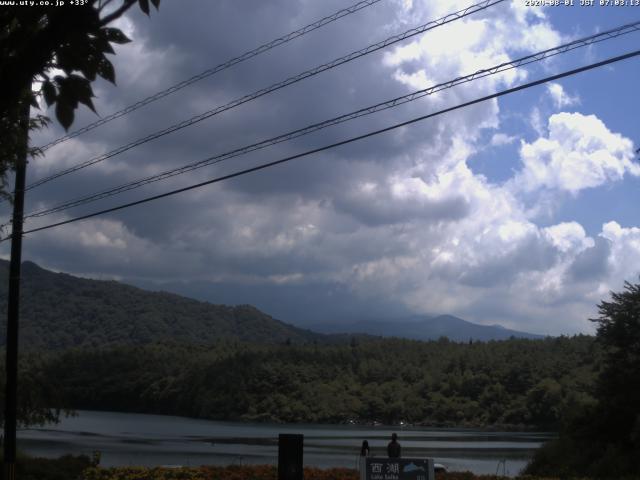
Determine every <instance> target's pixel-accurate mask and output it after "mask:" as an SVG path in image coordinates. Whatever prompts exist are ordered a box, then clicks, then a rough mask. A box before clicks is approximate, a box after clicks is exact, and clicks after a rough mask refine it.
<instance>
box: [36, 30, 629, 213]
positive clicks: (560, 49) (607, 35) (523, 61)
mask: <svg viewBox="0 0 640 480" xmlns="http://www.w3.org/2000/svg"><path fill="white" fill-rule="evenodd" d="M635 31H640V21H637V22H635V23H631V24H627V25H623V26H620V27H617V28H615V29H611V30H608V31H606V32H601V33H598V34H595V35H591V36H589V37H585V38H582V39H578V40H574V41H572V42H569V43H566V44H563V45H559V46H557V47H554V48H549V49H547V50H543V51H541V52H537V53H534V54H532V55H527V56H525V57H521V58H519V59H517V60H512V61H510V62H504V63H501V64H498V65H495V66H493V67H490V68H486V69H482V70H478V71H477V72H475V73H472V74H470V75H466V76H462V77H458V78H456V79H453V80H450V81H448V82H444V83H440V84H437V85H434V86H431V87H429V88H426V89H422V90H418V91H415V92H413V93H410V94H408V95H403V96H400V97H396V98H393V99H391V100H387V101H385V102H381V103H378V104H375V105H372V106H369V107H366V108H362V109H359V110H356V111H354V112H351V113H348V114H345V115H341V116H338V117H334V118H331V119H329V120H325V121H323V122H319V123H315V124H312V125H309V126H306V127H304V128H300V129H297V130H294V131H291V132H288V133H284V134H282V135H278V136H276V137H272V138H269V139H266V140H262V141H260V142H257V143H253V144H251V145H247V146H244V147H241V148H237V149H234V150H231V151H228V152H225V153H222V154H218V155H215V156H211V157H208V158H205V159H203V160H200V161H197V162H193V163H190V164H187V165H184V166H182V167H177V168H173V169H171V170H167V171H165V172H162V173H159V174H156V175H151V176H148V177H145V178H141V179H138V180H134V181H131V182H128V183H125V184H122V185H119V186H117V187H113V188H110V189H107V190H103V191H100V192H97V193H93V194H90V195H85V196H82V197H77V198H75V199H72V200H68V201H66V202H64V203H62V204H58V205H56V206H53V207H50V208H47V209H42V210H39V211H36V212H32V213H29V214H27V215H26V216H25V218H34V217H42V216H45V215H51V214H53V213H56V212H61V211H64V210H67V209H69V208H73V207H76V206H80V205H84V204H87V203H91V202H94V201H97V200H102V199H104V198H108V197H111V196H114V195H117V194H120V193H123V192H126V191H129V190H133V189H135V188H139V187H142V186H143V185H148V184H150V183H154V182H158V181H161V180H165V179H167V178H171V177H174V176H176V175H181V174H184V173H187V172H190V171H192V170H196V169H199V168H203V167H206V166H209V165H212V164H216V163H220V162H222V161H225V160H228V159H230V158H234V157H238V156H241V155H245V154H247V153H250V152H253V151H256V150H260V149H263V148H266V147H269V146H272V145H276V144H278V143H282V142H285V141H288V140H292V139H294V138H298V137H301V136H303V135H308V134H310V133H312V132H315V131H318V130H321V129H324V128H327V127H330V126H334V125H338V124H340V123H344V122H347V121H350V120H353V119H356V118H359V117H363V116H366V115H371V114H373V113H377V112H380V111H383V110H387V109H390V108H394V107H397V106H399V105H402V104H404V103H408V102H412V101H414V100H417V99H419V98H422V97H425V96H427V95H432V94H434V93H436V92H439V91H442V90H445V89H448V88H452V87H454V86H457V85H461V84H463V83H467V82H471V81H474V80H477V79H480V78H484V77H486V76H489V75H495V74H498V73H501V72H504V71H507V70H511V69H514V68H518V67H522V66H524V65H528V64H530V63H533V62H538V61H542V60H545V59H547V58H550V57H553V56H555V55H559V54H562V53H566V52H568V51H571V50H574V49H576V48H580V47H585V46H588V45H593V44H594V43H597V42H601V41H604V40H608V39H611V38H615V37H618V36H620V35H624V34H627V33H631V32H635Z"/></svg>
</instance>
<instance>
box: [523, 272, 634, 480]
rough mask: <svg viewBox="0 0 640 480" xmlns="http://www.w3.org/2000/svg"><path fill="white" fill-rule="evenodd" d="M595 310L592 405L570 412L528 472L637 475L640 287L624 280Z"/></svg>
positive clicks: (613, 476) (568, 474) (614, 475)
mask: <svg viewBox="0 0 640 480" xmlns="http://www.w3.org/2000/svg"><path fill="white" fill-rule="evenodd" d="M598 309H599V314H600V315H599V317H598V318H596V319H594V320H593V321H594V322H597V323H598V331H597V337H596V338H597V343H598V345H599V346H600V348H601V350H602V365H601V368H600V371H599V374H598V376H597V380H596V382H595V389H594V397H595V400H596V402H594V403H591V404H586V405H584V406H583V407H582V408H581V409H579V410H577V411H574V412H572V415H571V416H570V417H568V418H567V421H566V423H565V427H564V429H563V430H562V432H561V434H560V437H559V438H558V439H557V440H555V441H552V442H549V443H548V444H547V445H545V446H544V447H543V448H542V449H540V450H539V451H538V452H537V453H536V455H535V457H534V458H533V460H532V462H531V464H530V465H529V466H528V468H527V473H530V474H534V475H551V474H554V475H559V474H561V475H565V476H570V475H571V476H576V475H588V476H595V477H599V478H603V477H609V478H621V477H624V476H633V475H637V474H638V472H640V457H639V456H638V452H640V285H638V284H635V285H633V284H631V283H628V282H625V286H624V291H623V292H621V293H613V292H612V293H611V301H609V302H607V301H603V302H601V303H600V304H599V305H598Z"/></svg>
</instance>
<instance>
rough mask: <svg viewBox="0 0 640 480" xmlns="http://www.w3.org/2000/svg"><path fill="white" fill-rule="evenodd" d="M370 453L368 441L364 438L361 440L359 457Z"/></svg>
mask: <svg viewBox="0 0 640 480" xmlns="http://www.w3.org/2000/svg"><path fill="white" fill-rule="evenodd" d="M370 455H371V450H370V449H369V442H368V441H366V440H363V441H362V447H361V448H360V457H368V456H370Z"/></svg>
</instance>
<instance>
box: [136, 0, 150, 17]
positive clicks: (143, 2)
mask: <svg viewBox="0 0 640 480" xmlns="http://www.w3.org/2000/svg"><path fill="white" fill-rule="evenodd" d="M138 4H139V5H140V10H142V11H143V12H144V13H145V14H147V15H149V0H138Z"/></svg>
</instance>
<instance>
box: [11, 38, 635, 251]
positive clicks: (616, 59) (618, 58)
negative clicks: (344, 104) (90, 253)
mask: <svg viewBox="0 0 640 480" xmlns="http://www.w3.org/2000/svg"><path fill="white" fill-rule="evenodd" d="M638 55H640V50H635V51H633V52H629V53H626V54H624V55H618V56H616V57H611V58H608V59H607V60H603V61H600V62H596V63H592V64H590V65H586V66H583V67H579V68H575V69H573V70H568V71H565V72H563V73H559V74H556V75H551V76H549V77H545V78H542V79H539V80H535V81H533V82H529V83H525V84H523V85H519V86H517V87H513V88H508V89H506V90H502V91H500V92H497V93H494V94H491V95H487V96H484V97H480V98H477V99H475V100H471V101H468V102H464V103H461V104H458V105H455V106H453V107H449V108H445V109H442V110H439V111H437V112H434V113H430V114H427V115H423V116H421V117H417V118H414V119H412V120H408V121H406V122H401V123H397V124H395V125H392V126H390V127H386V128H382V129H379V130H375V131H372V132H369V133H366V134H364V135H359V136H357V137H352V138H349V139H347V140H342V141H340V142H336V143H332V144H330V145H325V146H324V147H320V148H315V149H313V150H307V151H306V152H302V153H299V154H296V155H291V156H289V157H285V158H282V159H279V160H275V161H273V162H269V163H264V164H261V165H258V166H255V167H252V168H247V169H245V170H241V171H238V172H235V173H231V174H228V175H224V176H221V177H217V178H212V179H210V180H207V181H205V182H200V183H196V184H194V185H190V186H188V187H183V188H178V189H176V190H171V191H169V192H165V193H162V194H159V195H153V196H151V197H147V198H143V199H141V200H137V201H135V202H129V203H125V204H122V205H118V206H116V207H111V208H107V209H104V210H99V211H97V212H93V213H89V214H87V215H82V216H78V217H75V218H71V219H68V220H64V221H61V222H56V223H52V224H49V225H45V226H42V227H37V228H32V229H31V230H26V231H24V234H29V233H34V232H39V231H42V230H48V229H51V228H54V227H59V226H62V225H67V224H70V223H75V222H79V221H81V220H86V219H89V218H93V217H96V216H99V215H104V214H106V213H111V212H115V211H118V210H123V209H126V208H130V207H133V206H136V205H141V204H143V203H148V202H151V201H154V200H159V199H161V198H165V197H169V196H172V195H176V194H178V193H182V192H186V191H189V190H194V189H196V188H200V187H203V186H205V185H211V184H213V183H219V182H222V181H224V180H229V179H231V178H236V177H240V176H242V175H246V174H249V173H252V172H256V171H259V170H264V169H266V168H270V167H273V166H275V165H280V164H282V163H285V162H289V161H292V160H295V159H298V158H302V157H306V156H308V155H312V154H314V153H319V152H323V151H325V150H329V149H332V148H336V147H339V146H342V145H347V144H349V143H353V142H357V141H359V140H364V139H366V138H369V137H372V136H374V135H379V134H382V133H385V132H389V131H391V130H395V129H397V128H401V127H405V126H407V125H411V124H413V123H416V122H420V121H423V120H426V119H428V118H433V117H436V116H438V115H442V114H444V113H448V112H452V111H454V110H458V109H460V108H464V107H468V106H471V105H475V104H477V103H481V102H485V101H487V100H492V99H494V98H498V97H502V96H504V95H508V94H511V93H515V92H518V91H520V90H525V89H528V88H531V87H535V86H537V85H542V84H544V83H547V82H552V81H554V80H559V79H561V78H565V77H568V76H571V75H575V74H578V73H581V72H585V71H588V70H592V69H595V68H599V67H602V66H605V65H610V64H612V63H615V62H619V61H622V60H626V59H628V58H632V57H636V56H638ZM8 238H10V236H9V237H6V238H4V239H2V241H4V240H7V239H8Z"/></svg>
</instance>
